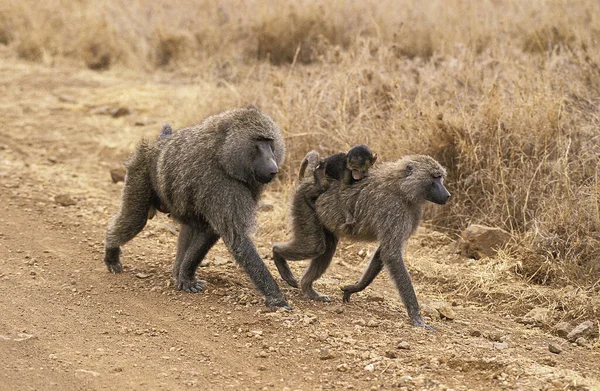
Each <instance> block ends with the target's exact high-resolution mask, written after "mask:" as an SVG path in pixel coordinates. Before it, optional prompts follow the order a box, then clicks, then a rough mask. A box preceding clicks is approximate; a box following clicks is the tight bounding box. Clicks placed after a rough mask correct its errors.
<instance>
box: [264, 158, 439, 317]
mask: <svg viewBox="0 0 600 391" xmlns="http://www.w3.org/2000/svg"><path fill="white" fill-rule="evenodd" d="M445 175H446V171H445V170H444V168H443V167H442V166H441V165H440V164H439V163H438V162H437V161H435V160H434V159H433V158H431V157H429V156H425V155H410V156H405V157H403V158H402V159H400V160H398V161H396V162H391V163H382V164H380V165H378V167H375V168H373V169H372V170H371V172H370V173H369V176H367V177H366V178H364V179H363V180H361V181H359V182H357V183H355V184H354V185H353V186H349V187H347V188H345V189H344V190H342V191H340V188H339V187H340V186H341V182H340V181H332V182H331V184H330V187H329V188H328V189H327V190H326V191H325V192H324V193H323V194H321V195H320V196H319V197H318V198H317V201H316V204H315V211H314V212H311V211H310V210H309V209H304V210H303V211H304V212H305V213H306V214H304V215H302V214H296V210H294V211H293V212H294V214H293V216H292V218H293V221H294V224H293V234H294V237H293V239H292V241H290V242H288V243H286V244H285V245H286V246H280V247H279V248H278V249H277V250H276V249H275V248H274V249H273V255H274V257H273V259H274V261H275V263H276V265H277V269H278V271H279V273H280V275H281V277H282V278H283V279H284V280H285V281H287V282H288V283H289V284H290V285H292V286H297V285H298V284H297V282H296V279H295V278H294V275H293V273H292V271H291V270H290V268H289V265H288V263H287V261H286V259H289V260H296V259H306V258H312V261H311V262H310V264H309V266H308V268H307V270H306V271H305V273H304V275H303V276H302V280H301V282H300V285H301V288H302V291H303V292H305V293H306V294H307V295H308V296H309V297H311V298H317V299H321V300H322V298H323V296H321V295H319V294H318V293H317V292H316V291H315V290H314V288H313V287H312V284H313V282H314V281H315V280H316V279H318V278H319V277H320V276H321V275H322V274H323V273H324V272H325V270H327V268H328V266H329V264H330V263H331V259H332V257H333V254H334V252H335V247H336V245H337V241H338V238H339V237H340V236H347V237H350V238H354V239H360V240H368V241H379V247H378V248H377V250H376V251H375V253H374V254H373V256H372V258H371V261H370V263H369V266H368V267H367V269H366V271H365V273H364V274H363V276H362V277H361V279H360V280H359V281H358V282H357V283H356V284H354V285H349V286H345V287H343V288H342V290H343V291H344V299H345V301H348V300H349V299H350V295H351V294H352V293H355V292H358V291H361V290H363V289H365V288H366V287H367V286H368V285H369V284H370V283H371V282H372V281H373V279H374V278H375V277H376V276H377V274H379V272H380V271H381V269H382V268H383V265H385V266H386V267H387V268H388V270H389V272H390V274H391V276H392V279H393V280H394V282H395V284H396V287H397V288H398V291H399V292H400V296H401V298H402V301H403V302H404V305H405V306H406V309H407V311H408V315H409V316H410V318H411V320H412V322H413V324H414V325H416V326H420V327H424V328H428V329H429V328H430V327H429V326H427V325H426V324H425V322H424V321H423V318H422V317H421V313H420V310H419V304H418V302H417V297H416V295H415V291H414V289H413V285H412V282H411V279H410V275H409V273H408V271H407V269H406V266H405V265H404V260H403V251H404V247H405V244H406V241H407V240H408V238H409V237H410V236H411V235H412V234H413V233H414V231H415V230H416V228H417V226H418V225H419V221H420V219H421V214H422V208H423V204H424V202H425V201H431V202H434V203H436V204H440V205H443V204H445V203H446V201H448V199H449V198H450V193H449V192H448V190H446V188H445V187H444V184H443V179H444V176H445ZM302 190H303V188H302V187H298V189H297V192H301V191H302ZM342 205H353V207H354V218H355V219H356V224H355V228H354V229H353V230H352V231H351V232H349V231H347V230H344V229H343V228H342V227H343V225H344V223H345V216H344V212H343V207H342ZM310 213H314V215H312V216H311V215H310ZM309 224H311V226H308V225H309ZM300 227H301V228H302V229H298V228H300ZM281 248H283V249H285V251H280V250H281ZM290 254H292V255H297V254H302V256H303V258H300V257H299V256H296V257H294V256H289V255H290Z"/></svg>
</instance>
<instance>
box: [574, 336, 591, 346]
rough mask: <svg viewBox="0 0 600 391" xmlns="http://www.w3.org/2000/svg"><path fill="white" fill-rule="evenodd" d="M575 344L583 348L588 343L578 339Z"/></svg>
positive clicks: (581, 338)
mask: <svg viewBox="0 0 600 391" xmlns="http://www.w3.org/2000/svg"><path fill="white" fill-rule="evenodd" d="M575 343H576V344H577V346H585V345H587V343H588V341H587V339H585V338H583V337H579V338H577V339H576V340H575Z"/></svg>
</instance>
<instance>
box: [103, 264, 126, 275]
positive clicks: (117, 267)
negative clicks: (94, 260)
mask: <svg viewBox="0 0 600 391" xmlns="http://www.w3.org/2000/svg"><path fill="white" fill-rule="evenodd" d="M106 267H107V268H108V271H109V272H111V273H113V274H117V273H121V272H122V271H123V265H121V262H116V263H106Z"/></svg>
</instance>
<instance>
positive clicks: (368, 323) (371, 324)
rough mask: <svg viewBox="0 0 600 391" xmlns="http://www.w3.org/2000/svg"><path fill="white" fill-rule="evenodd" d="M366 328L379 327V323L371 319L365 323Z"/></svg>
mask: <svg viewBox="0 0 600 391" xmlns="http://www.w3.org/2000/svg"><path fill="white" fill-rule="evenodd" d="M367 327H379V322H378V321H376V320H375V319H371V320H369V321H368V322H367Z"/></svg>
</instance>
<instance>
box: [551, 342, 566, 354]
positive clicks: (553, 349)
mask: <svg viewBox="0 0 600 391" xmlns="http://www.w3.org/2000/svg"><path fill="white" fill-rule="evenodd" d="M548 350H549V351H550V353H554V354H559V353H560V352H562V351H563V350H562V348H561V347H560V345H559V344H556V343H550V344H548Z"/></svg>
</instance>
